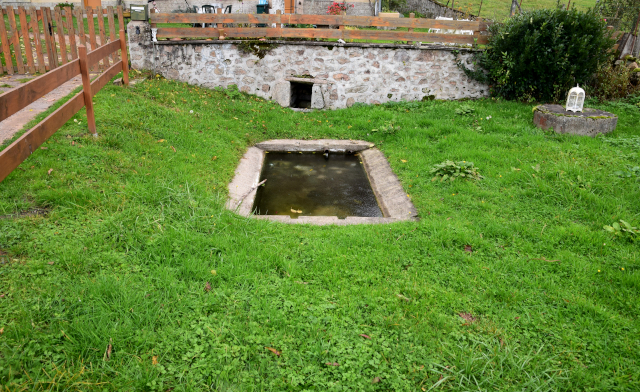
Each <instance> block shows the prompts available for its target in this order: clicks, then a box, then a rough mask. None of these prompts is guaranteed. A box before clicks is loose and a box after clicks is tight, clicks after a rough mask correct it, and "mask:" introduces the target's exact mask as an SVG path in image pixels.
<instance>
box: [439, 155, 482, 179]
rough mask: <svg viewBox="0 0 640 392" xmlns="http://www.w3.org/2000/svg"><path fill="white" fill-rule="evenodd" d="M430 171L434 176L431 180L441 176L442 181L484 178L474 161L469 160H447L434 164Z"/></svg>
mask: <svg viewBox="0 0 640 392" xmlns="http://www.w3.org/2000/svg"><path fill="white" fill-rule="evenodd" d="M430 173H431V174H432V175H433V176H434V177H433V178H432V179H431V181H435V180H437V179H438V178H439V179H440V182H442V181H445V180H449V181H455V180H456V179H457V178H460V179H464V180H481V179H483V178H484V177H482V176H481V175H480V173H479V172H478V168H476V167H475V166H474V165H473V162H467V161H458V162H453V161H449V160H446V161H444V162H441V163H438V164H437V165H434V166H433V168H432V169H431V171H430Z"/></svg>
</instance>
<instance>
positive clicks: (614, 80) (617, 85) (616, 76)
mask: <svg viewBox="0 0 640 392" xmlns="http://www.w3.org/2000/svg"><path fill="white" fill-rule="evenodd" d="M636 74H637V72H635V71H634V69H632V68H629V66H627V65H626V64H625V63H624V62H622V63H620V64H615V63H612V62H611V61H609V62H607V63H605V64H604V65H603V66H601V67H600V68H599V69H598V72H597V73H596V76H595V78H594V80H593V82H592V83H591V84H590V86H589V87H588V88H587V89H586V90H587V93H588V94H589V95H591V96H592V97H597V98H598V99H600V100H606V101H608V100H611V99H619V98H625V97H627V96H628V95H630V94H633V93H635V92H637V91H640V84H639V83H637V76H636Z"/></svg>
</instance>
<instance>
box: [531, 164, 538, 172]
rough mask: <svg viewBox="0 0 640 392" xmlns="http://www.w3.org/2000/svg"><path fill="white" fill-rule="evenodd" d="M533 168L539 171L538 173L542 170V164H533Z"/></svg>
mask: <svg viewBox="0 0 640 392" xmlns="http://www.w3.org/2000/svg"><path fill="white" fill-rule="evenodd" d="M531 168H532V169H533V170H535V171H536V172H538V173H539V172H540V164H537V165H535V166H531Z"/></svg>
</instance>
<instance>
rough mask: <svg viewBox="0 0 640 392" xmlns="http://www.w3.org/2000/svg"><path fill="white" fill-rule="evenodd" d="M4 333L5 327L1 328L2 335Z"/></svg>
mask: <svg viewBox="0 0 640 392" xmlns="http://www.w3.org/2000/svg"><path fill="white" fill-rule="evenodd" d="M3 333H4V327H2V328H0V335H2V334H3Z"/></svg>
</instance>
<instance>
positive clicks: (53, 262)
mask: <svg viewBox="0 0 640 392" xmlns="http://www.w3.org/2000/svg"><path fill="white" fill-rule="evenodd" d="M47 264H49V265H54V264H55V261H50V262H48V263H47Z"/></svg>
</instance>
